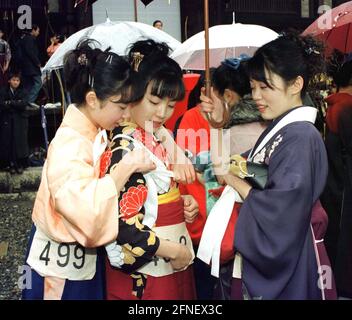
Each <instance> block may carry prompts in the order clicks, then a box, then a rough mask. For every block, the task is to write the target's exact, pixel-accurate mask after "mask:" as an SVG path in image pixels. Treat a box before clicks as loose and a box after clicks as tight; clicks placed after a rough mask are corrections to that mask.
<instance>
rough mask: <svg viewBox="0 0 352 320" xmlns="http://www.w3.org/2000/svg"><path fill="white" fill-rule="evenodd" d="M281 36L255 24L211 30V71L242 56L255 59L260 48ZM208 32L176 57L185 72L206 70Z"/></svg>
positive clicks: (183, 47) (186, 44)
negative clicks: (228, 59) (243, 54)
mask: <svg viewBox="0 0 352 320" xmlns="http://www.w3.org/2000/svg"><path fill="white" fill-rule="evenodd" d="M277 36H278V34H277V33H276V32H275V31H273V30H271V29H269V28H266V27H263V26H260V25H254V24H242V23H233V24H224V25H217V26H213V27H211V28H209V60H210V67H217V66H219V65H220V63H221V61H223V60H225V59H226V58H231V57H237V56H239V55H240V54H242V53H245V54H247V55H249V56H251V55H253V53H254V52H255V51H256V49H257V48H259V47H261V46H262V45H264V44H265V43H267V42H270V41H271V40H274V39H275V38H277ZM204 37H205V32H204V31H202V32H199V33H197V34H195V35H194V36H192V37H191V38H189V39H188V40H186V41H185V42H183V43H182V44H181V45H180V46H179V47H178V48H177V49H176V50H175V51H174V52H173V53H172V54H171V58H173V59H174V60H176V61H177V62H178V64H179V65H180V66H181V68H183V69H189V70H205V41H204Z"/></svg>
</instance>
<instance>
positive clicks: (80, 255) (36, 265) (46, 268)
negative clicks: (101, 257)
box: [27, 228, 97, 280]
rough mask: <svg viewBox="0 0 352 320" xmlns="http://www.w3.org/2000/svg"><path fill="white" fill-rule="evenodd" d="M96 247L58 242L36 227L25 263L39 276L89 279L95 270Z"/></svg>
mask: <svg viewBox="0 0 352 320" xmlns="http://www.w3.org/2000/svg"><path fill="white" fill-rule="evenodd" d="M96 258H97V257H96V249H91V248H84V247H82V246H81V245H80V244H77V243H73V244H69V243H58V242H56V241H54V240H52V239H50V238H48V237H47V236H46V235H45V234H44V232H42V231H41V230H39V229H38V228H37V230H36V232H35V235H34V237H33V242H32V245H31V249H30V252H29V256H28V259H27V263H28V264H29V265H30V266H31V267H32V268H33V269H34V270H35V271H37V272H38V273H39V274H40V275H41V276H44V277H45V276H53V277H59V278H63V279H69V280H90V279H92V278H93V277H94V274H95V272H96Z"/></svg>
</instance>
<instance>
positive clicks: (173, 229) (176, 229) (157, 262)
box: [138, 222, 194, 277]
mask: <svg viewBox="0 0 352 320" xmlns="http://www.w3.org/2000/svg"><path fill="white" fill-rule="evenodd" d="M153 231H154V232H155V233H156V235H157V236H158V237H160V238H163V239H167V240H170V241H174V242H178V243H181V244H183V245H185V246H186V247H187V248H188V249H189V250H190V251H191V252H192V257H193V259H194V251H193V245H192V240H191V237H190V236H189V233H188V231H187V228H186V224H185V223H184V222H181V223H179V224H174V225H171V226H164V227H155V228H153ZM138 272H141V273H144V274H147V275H150V276H153V277H163V276H167V275H169V274H173V273H174V272H177V271H175V270H174V269H173V268H172V266H171V264H170V260H169V259H166V258H160V257H156V256H155V257H154V259H153V260H152V261H151V262H149V263H148V264H146V265H145V266H143V267H142V268H140V269H138Z"/></svg>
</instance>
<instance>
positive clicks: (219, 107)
mask: <svg viewBox="0 0 352 320" xmlns="http://www.w3.org/2000/svg"><path fill="white" fill-rule="evenodd" d="M200 101H201V110H202V112H204V113H211V116H212V118H213V120H214V121H216V122H221V121H222V120H223V114H224V106H223V102H222V100H221V99H219V98H218V97H217V96H216V94H215V93H214V89H213V87H211V90H210V98H209V97H207V96H206V95H205V88H204V87H203V88H202V89H201V95H200Z"/></svg>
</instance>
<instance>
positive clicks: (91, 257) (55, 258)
mask: <svg viewBox="0 0 352 320" xmlns="http://www.w3.org/2000/svg"><path fill="white" fill-rule="evenodd" d="M64 74H65V80H66V87H67V89H68V91H69V93H70V94H71V97H72V102H73V104H72V105H70V106H69V107H68V109H67V111H66V113H65V116H64V119H63V121H62V123H61V126H60V127H59V129H58V130H57V133H56V135H55V137H54V139H53V140H52V141H51V143H50V146H49V150H48V155H47V159H46V162H45V164H44V167H43V173H42V180H41V183H40V187H39V190H38V193H37V197H36V200H35V203H34V208H33V214H32V219H33V227H32V231H31V234H30V240H29V248H28V253H27V258H26V262H27V264H28V268H27V269H25V272H26V274H25V275H24V276H25V278H26V283H24V288H23V292H22V294H23V296H22V297H23V299H63V300H64V299H103V298H104V293H105V291H104V277H103V275H104V273H103V270H104V265H103V262H104V261H103V258H102V256H101V254H100V250H101V249H96V248H97V247H99V246H102V245H105V244H107V243H110V242H112V241H113V240H115V239H116V237H117V235H118V231H119V221H118V219H117V215H118V194H119V193H120V191H121V190H122V189H123V187H124V185H125V183H126V182H127V181H128V179H129V178H130V176H131V175H132V174H133V173H134V172H145V171H149V170H151V169H154V168H155V165H154V164H153V162H152V161H151V160H150V159H149V158H148V156H147V154H146V152H145V151H143V150H134V151H132V152H130V153H128V154H127V155H126V156H125V157H123V158H122V159H121V161H119V162H118V163H116V166H115V167H114V168H113V170H110V172H109V174H107V175H105V176H104V177H102V178H99V174H100V158H101V155H102V153H103V151H104V150H105V147H106V142H107V135H106V131H105V130H112V129H114V128H115V127H116V126H118V125H119V123H120V122H121V121H124V120H125V118H127V117H129V103H131V102H133V101H136V100H138V99H140V98H141V96H142V95H143V92H142V93H141V94H140V92H139V91H138V89H137V88H136V87H135V86H134V85H133V74H134V71H133V70H132V69H131V67H130V65H129V64H128V63H127V62H126V61H125V60H123V59H122V58H121V57H119V56H118V55H116V54H114V53H112V52H109V51H104V52H103V51H101V50H100V49H97V48H92V42H90V41H89V40H88V41H84V42H82V43H80V44H79V45H78V47H77V48H76V49H75V50H73V51H71V52H69V53H68V54H67V55H66V56H65V64H64ZM113 249H114V248H112V249H111V250H112V251H113Z"/></svg>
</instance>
